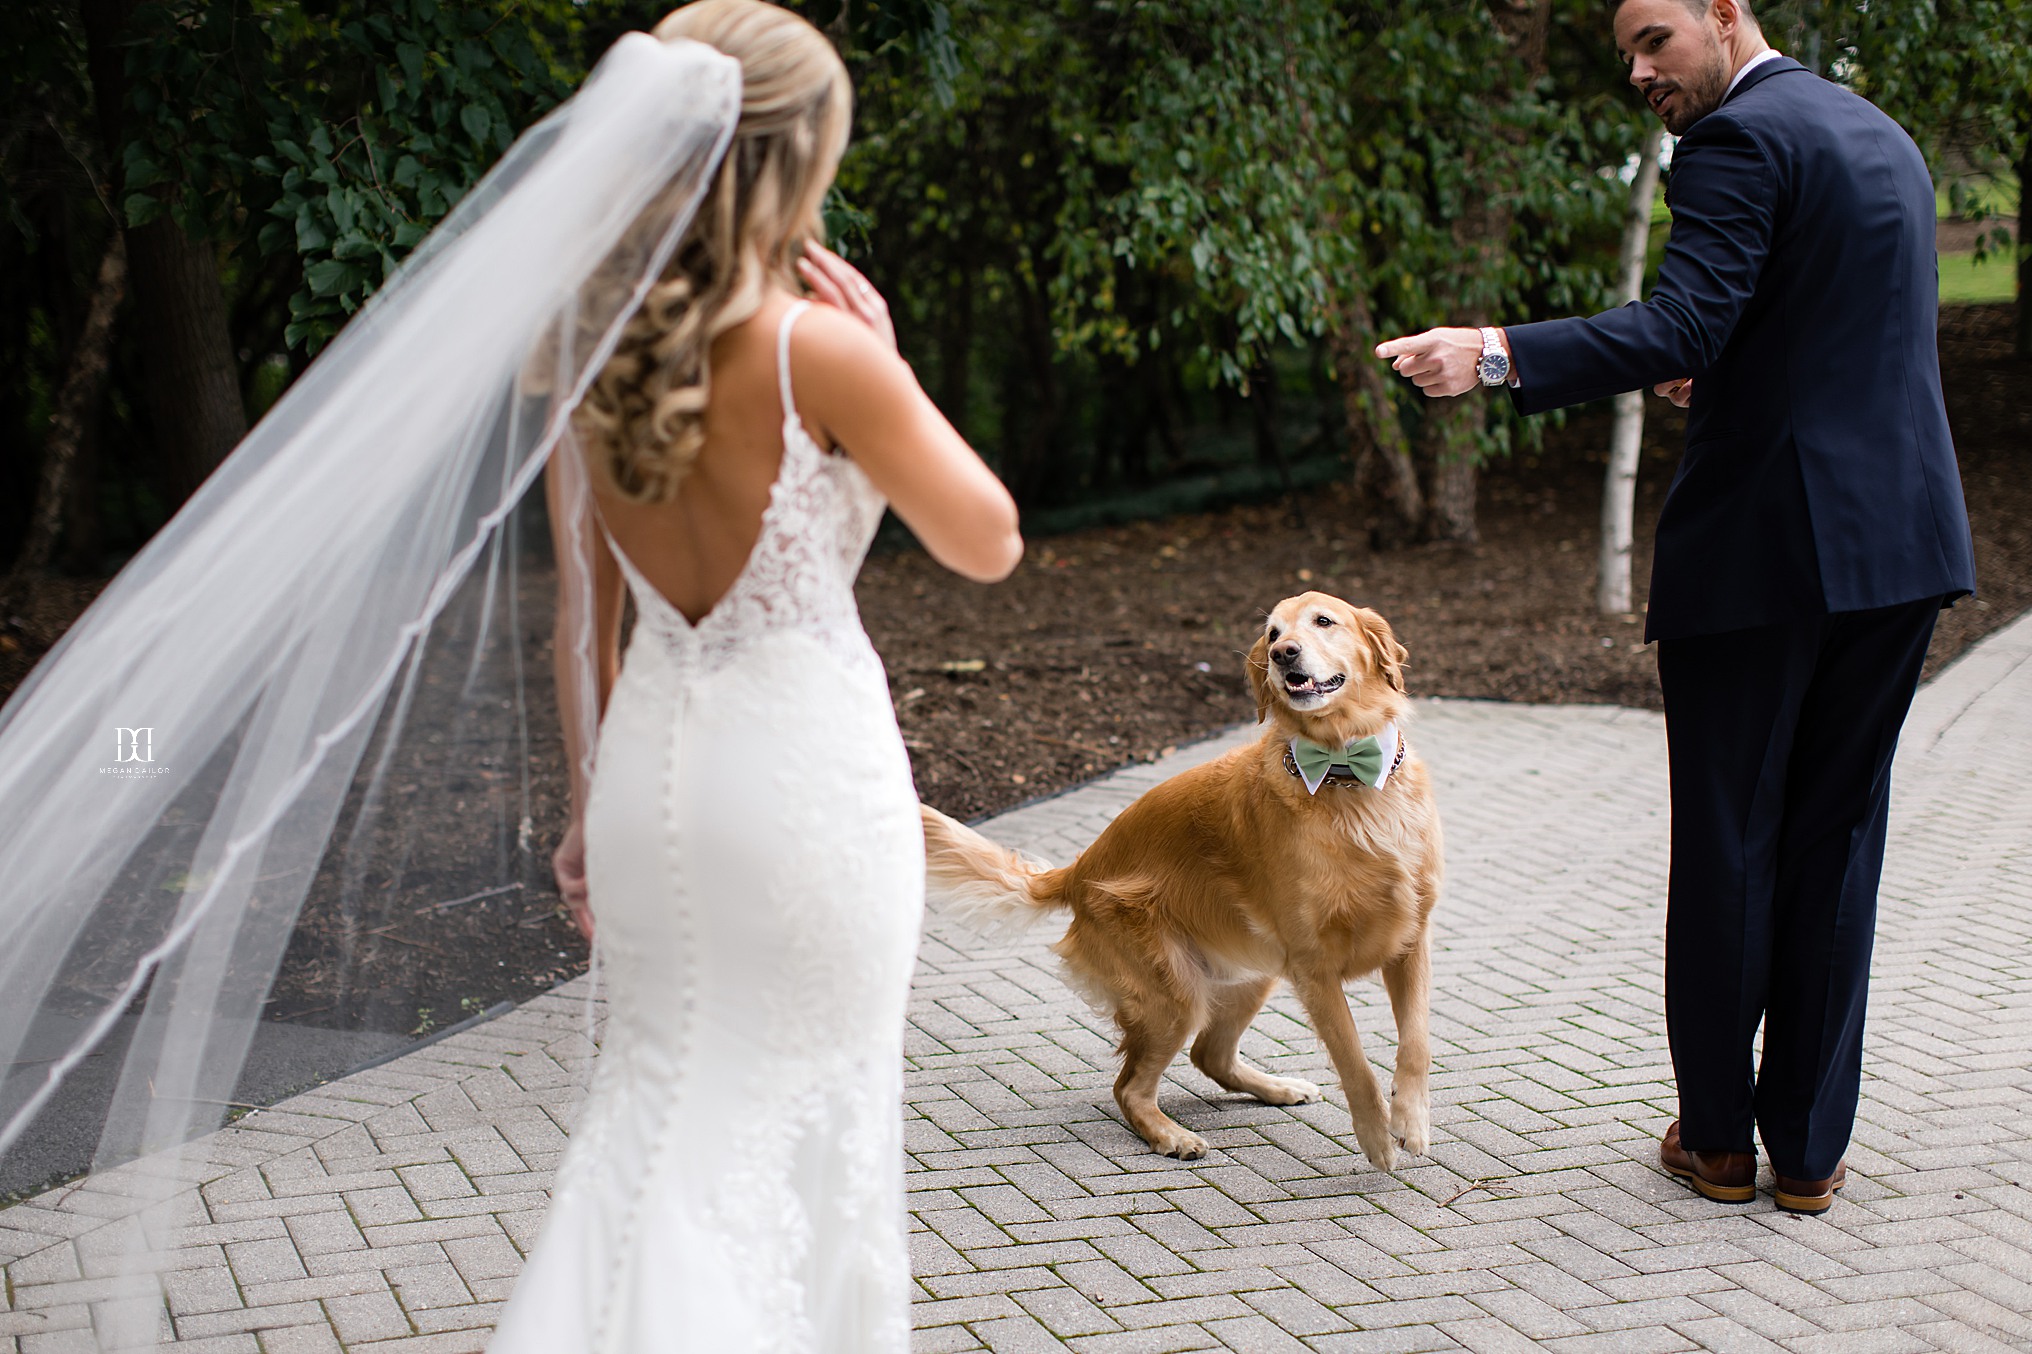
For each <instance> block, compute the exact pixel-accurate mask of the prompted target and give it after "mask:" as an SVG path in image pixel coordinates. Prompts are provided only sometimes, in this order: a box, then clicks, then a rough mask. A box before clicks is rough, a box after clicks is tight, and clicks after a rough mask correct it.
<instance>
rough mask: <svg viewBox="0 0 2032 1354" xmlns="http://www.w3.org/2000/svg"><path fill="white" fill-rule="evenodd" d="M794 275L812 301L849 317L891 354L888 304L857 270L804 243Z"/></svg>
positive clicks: (821, 248)
mask: <svg viewBox="0 0 2032 1354" xmlns="http://www.w3.org/2000/svg"><path fill="white" fill-rule="evenodd" d="M797 271H798V273H799V274H800V275H801V276H802V277H803V278H804V285H805V286H807V287H810V288H811V294H812V297H813V299H815V300H817V301H819V302H821V303H822V304H824V305H828V306H832V307H834V308H835V309H837V310H842V311H845V312H846V313H847V314H849V315H852V316H853V317H854V318H855V319H858V320H859V321H860V322H861V323H862V324H865V325H867V326H868V328H870V329H872V330H874V331H875V334H876V336H877V337H879V338H880V339H881V340H882V341H883V342H884V343H886V344H888V345H889V349H890V351H891V352H894V351H895V349H896V326H895V325H894V324H893V323H891V322H890V319H889V303H888V302H887V301H885V300H883V299H882V293H881V292H878V291H876V290H875V287H874V284H872V283H871V282H869V281H868V279H867V278H865V277H863V276H862V275H861V270H860V269H858V268H856V267H855V266H854V265H853V264H851V263H848V262H847V261H846V260H845V259H843V258H841V257H840V256H839V255H838V254H835V253H833V251H832V250H830V249H827V248H826V247H825V246H824V245H822V244H820V243H819V242H818V241H816V240H807V241H806V242H805V246H804V257H803V258H801V259H799V260H798V261H797Z"/></svg>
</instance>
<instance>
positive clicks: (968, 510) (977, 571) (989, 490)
mask: <svg viewBox="0 0 2032 1354" xmlns="http://www.w3.org/2000/svg"><path fill="white" fill-rule="evenodd" d="M814 252H816V251H814ZM819 257H820V258H821V259H822V260H824V261H827V262H833V261H836V260H837V256H828V255H823V254H821V255H819ZM839 266H840V267H841V268H844V267H845V265H844V263H840V264H839ZM806 276H807V280H810V277H811V275H810V274H809V273H807V274H806ZM843 280H845V281H847V282H849V284H850V285H852V284H855V283H859V282H860V281H861V280H860V277H859V274H857V273H856V274H853V276H852V278H851V279H843ZM829 290H830V291H832V292H833V294H834V295H839V294H840V293H839V291H838V289H837V288H831V289H828V288H823V287H817V286H815V287H814V291H817V292H818V293H819V296H820V298H821V299H822V300H827V301H831V302H832V303H831V304H827V305H821V306H815V307H813V308H812V310H811V312H810V313H809V314H807V315H806V316H805V317H804V319H803V320H802V322H800V323H799V324H798V325H797V327H796V328H795V329H793V330H792V331H791V341H790V350H791V362H790V367H791V383H792V386H793V388H794V389H795V392H796V395H797V405H798V413H799V415H800V416H802V417H803V418H804V420H805V423H806V425H807V426H808V427H810V428H811V430H812V431H813V432H814V433H816V434H818V435H819V436H820V437H821V439H822V440H823V439H826V438H830V439H831V441H833V442H834V443H835V444H837V445H838V446H840V447H841V448H842V449H844V450H845V451H846V452H847V454H848V455H850V456H852V457H853V458H854V461H855V463H856V464H857V465H859V466H860V467H861V469H862V470H863V471H865V472H866V473H867V476H868V478H869V479H870V480H871V481H873V483H874V485H875V487H876V488H877V489H879V490H881V491H882V494H883V496H884V497H885V498H887V499H888V500H889V506H890V507H891V508H893V509H895V511H896V515H897V516H898V517H900V518H902V519H903V522H904V524H905V525H906V526H908V527H909V528H910V529H911V531H913V532H915V533H916V535H917V539H918V540H919V541H920V542H922V543H923V545H924V548H925V549H926V550H927V551H929V552H930V553H931V557H932V558H933V559H935V560H937V561H938V562H939V563H940V564H943V565H944V566H945V567H946V568H948V569H951V570H952V571H953V572H954V573H957V574H961V575H963V576H965V577H967V578H971V579H973V580H974V581H975V582H978V583H993V582H996V581H998V580H1000V579H1003V578H1007V577H1008V576H1009V573H1010V571H1011V570H1013V569H1015V567H1016V563H1017V561H1018V560H1020V559H1022V558H1023V537H1022V536H1021V535H1020V534H1019V533H1018V531H1017V524H1016V503H1015V500H1013V499H1012V498H1010V497H1009V491H1008V490H1007V489H1005V488H1004V487H1003V486H1002V481H1001V480H999V479H997V478H995V472H994V471H992V470H990V469H988V467H987V465H986V463H984V462H983V461H982V460H981V458H980V457H979V456H977V455H976V454H975V453H974V449H973V448H972V447H970V446H968V445H967V443H966V439H965V438H963V437H961V436H960V435H959V432H958V431H957V430H956V429H954V427H953V426H952V424H951V423H949V422H947V421H946V417H945V415H944V414H942V413H940V412H939V408H938V406H937V405H935V404H933V403H932V402H931V397H930V396H929V395H927V394H925V393H924V388H923V387H922V386H920V385H919V384H918V383H917V376H916V374H915V373H914V372H912V371H911V370H910V364H909V363H907V362H905V361H904V360H903V359H902V358H901V357H899V356H898V355H897V353H896V351H895V349H894V348H893V347H892V346H891V343H890V341H889V340H888V339H887V338H886V336H885V335H884V334H883V333H882V332H881V330H879V329H877V328H876V327H875V326H874V323H873V321H872V320H871V319H869V318H867V317H865V316H856V315H854V314H850V313H848V311H847V310H846V309H845V308H843V306H842V305H841V304H840V303H839V302H837V301H832V296H829V295H828V294H827V293H828V291H829ZM868 295H869V296H871V297H872V293H869V294H868ZM875 304H877V305H879V300H877V301H876V302H875Z"/></svg>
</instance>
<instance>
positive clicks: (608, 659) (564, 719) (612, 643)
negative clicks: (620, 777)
mask: <svg viewBox="0 0 2032 1354" xmlns="http://www.w3.org/2000/svg"><path fill="white" fill-rule="evenodd" d="M556 454H557V455H560V456H563V455H571V454H574V453H573V452H572V451H571V449H570V448H569V447H561V448H559V450H558V451H557V453H556ZM544 492H545V494H546V497H547V503H548V506H549V509H550V520H551V530H552V546H553V549H554V550H555V551H556V552H557V553H558V557H559V558H562V557H563V552H564V551H565V550H567V549H569V548H570V547H569V546H568V544H567V543H565V542H563V541H559V540H558V539H557V538H556V532H557V524H558V523H559V522H560V521H562V520H563V514H564V511H565V509H564V507H563V504H562V502H561V499H560V493H561V485H560V482H559V476H558V474H557V472H556V469H555V462H553V463H552V465H551V466H548V467H546V468H545V470H544ZM590 540H591V547H592V553H593V654H594V664H593V667H594V673H595V677H596V680H597V687H596V689H595V690H594V692H593V712H594V721H595V724H596V725H597V723H598V721H599V720H601V719H604V718H605V717H606V713H607V697H608V695H609V693H611V692H612V691H613V689H614V680H615V678H616V677H618V676H619V675H620V671H621V609H622V602H623V600H624V597H625V595H626V591H627V589H626V587H625V586H624V584H623V583H622V581H621V568H620V565H618V564H616V563H615V562H614V554H613V552H612V551H611V550H609V549H608V548H607V538H606V536H605V535H604V534H603V533H601V532H600V531H598V530H597V529H595V530H592V531H591V532H590ZM567 586H568V585H567V582H566V576H565V573H564V571H563V570H562V569H560V570H559V571H558V579H557V587H558V593H557V618H558V620H559V622H560V624H559V626H558V630H557V635H556V637H555V639H554V640H553V641H552V644H551V670H552V674H553V677H554V679H555V682H556V689H557V709H558V723H559V724H560V726H561V727H562V729H563V733H564V749H565V765H566V766H567V767H569V768H570V771H571V816H572V818H573V820H574V821H576V820H577V818H578V816H579V814H580V812H581V811H582V810H583V809H584V808H585V793H586V789H587V787H586V786H584V785H582V784H580V783H579V781H580V775H579V767H580V764H581V761H580V759H581V757H582V755H583V754H584V752H585V748H584V747H583V746H582V745H581V740H580V733H581V730H580V728H579V721H578V720H577V719H575V718H573V716H572V711H573V710H574V709H575V708H576V706H577V702H578V681H579V667H578V665H577V664H576V663H574V662H572V661H571V651H572V646H571V643H570V641H569V640H568V639H567V638H566V636H565V634H564V626H563V624H562V622H563V621H564V620H565V618H566V617H568V616H570V615H571V612H572V608H573V607H574V606H576V605H577V600H576V599H575V598H572V597H570V596H569V595H568V594H567V591H566V589H567Z"/></svg>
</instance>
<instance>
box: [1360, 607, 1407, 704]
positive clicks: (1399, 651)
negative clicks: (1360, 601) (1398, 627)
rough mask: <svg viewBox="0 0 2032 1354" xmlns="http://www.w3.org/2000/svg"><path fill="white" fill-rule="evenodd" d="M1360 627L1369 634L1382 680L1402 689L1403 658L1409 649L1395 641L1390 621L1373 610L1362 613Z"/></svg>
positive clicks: (1395, 637)
mask: <svg viewBox="0 0 2032 1354" xmlns="http://www.w3.org/2000/svg"><path fill="white" fill-rule="evenodd" d="M1362 629H1363V630H1364V631H1365V632H1366V633H1367V634H1368V636H1369V644H1370V647H1371V648H1373V649H1374V650H1375V653H1376V667H1377V669H1378V670H1379V671H1380V672H1382V674H1383V680H1384V681H1386V682H1388V683H1389V684H1390V685H1391V686H1393V687H1395V688H1396V689H1397V690H1399V691H1402V690H1404V660H1405V659H1406V658H1409V657H1410V656H1411V654H1410V651H1409V650H1407V649H1406V648H1405V647H1404V646H1403V645H1402V644H1399V643H1398V642H1397V632H1396V631H1394V630H1392V629H1391V628H1390V622H1388V621H1386V620H1384V619H1383V618H1382V617H1381V616H1378V615H1377V614H1376V613H1375V612H1373V611H1366V610H1365V611H1364V612H1363V613H1362Z"/></svg>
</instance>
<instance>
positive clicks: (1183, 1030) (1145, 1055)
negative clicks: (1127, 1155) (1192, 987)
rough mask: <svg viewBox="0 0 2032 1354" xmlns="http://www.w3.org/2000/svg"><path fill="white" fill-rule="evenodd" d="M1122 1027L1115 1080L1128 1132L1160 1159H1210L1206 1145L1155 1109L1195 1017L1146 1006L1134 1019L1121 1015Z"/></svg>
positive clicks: (1176, 1009) (1174, 1009)
mask: <svg viewBox="0 0 2032 1354" xmlns="http://www.w3.org/2000/svg"><path fill="white" fill-rule="evenodd" d="M1116 1018H1117V1019H1118V1020H1120V1021H1121V1024H1122V1072H1121V1075H1120V1076H1118V1077H1116V1078H1115V1103H1116V1104H1117V1105H1120V1106H1121V1107H1122V1113H1123V1114H1124V1115H1125V1116H1126V1117H1127V1118H1128V1120H1129V1127H1131V1128H1133V1129H1135V1130H1136V1131H1137V1132H1138V1133H1140V1134H1142V1135H1143V1141H1145V1142H1147V1143H1149V1144H1150V1149H1151V1150H1152V1151H1154V1152H1156V1153H1158V1154H1159V1155H1161V1156H1167V1157H1179V1158H1181V1159H1183V1160H1186V1161H1197V1160H1198V1159H1199V1158H1201V1157H1203V1156H1205V1155H1206V1152H1207V1143H1206V1139H1205V1138H1202V1137H1200V1136H1199V1135H1198V1134H1197V1133H1188V1132H1187V1131H1186V1130H1185V1129H1184V1128H1182V1127H1180V1126H1179V1124H1178V1123H1177V1122H1175V1121H1174V1120H1173V1119H1172V1118H1171V1117H1170V1116H1169V1115H1167V1114H1165V1112H1164V1111H1163V1110H1161V1109H1159V1108H1157V1084H1158V1083H1159V1082H1160V1081H1162V1080H1163V1078H1164V1072H1165V1069H1166V1068H1168V1067H1170V1066H1171V1060H1172V1059H1173V1058H1176V1057H1177V1056H1178V1050H1180V1049H1181V1048H1184V1047H1185V1041H1186V1040H1187V1039H1188V1038H1190V1037H1191V1036H1192V1023H1193V1022H1192V1017H1191V1016H1190V1014H1188V1013H1187V1012H1186V1011H1185V1010H1184V1009H1182V1008H1180V1007H1176V1006H1169V1005H1167V1006H1161V1007H1157V1008H1155V1009H1153V1008H1152V1007H1149V1006H1145V1007H1143V1008H1142V1009H1141V1010H1139V1011H1138V1012H1137V1013H1136V1015H1135V1016H1134V1018H1128V1017H1125V1016H1120V1015H1118V1016H1117V1017H1116Z"/></svg>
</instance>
